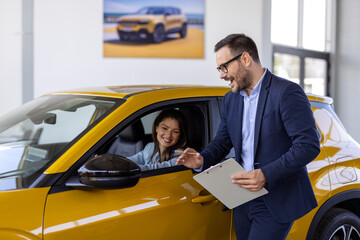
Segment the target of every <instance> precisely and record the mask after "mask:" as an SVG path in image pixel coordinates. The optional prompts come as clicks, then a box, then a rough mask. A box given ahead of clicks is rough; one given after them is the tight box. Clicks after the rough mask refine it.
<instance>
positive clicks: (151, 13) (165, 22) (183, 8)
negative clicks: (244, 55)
mask: <svg viewBox="0 0 360 240" xmlns="http://www.w3.org/2000/svg"><path fill="white" fill-rule="evenodd" d="M204 1H205V0H150V1H149V0H138V1H134V0H104V23H103V26H104V27H103V51H104V52H103V54H104V57H151V58H204Z"/></svg>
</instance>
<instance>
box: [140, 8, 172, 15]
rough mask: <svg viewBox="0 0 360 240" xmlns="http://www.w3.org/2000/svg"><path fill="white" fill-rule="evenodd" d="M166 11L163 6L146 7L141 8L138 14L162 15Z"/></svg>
mask: <svg viewBox="0 0 360 240" xmlns="http://www.w3.org/2000/svg"><path fill="white" fill-rule="evenodd" d="M164 13H165V8H163V7H146V8H142V9H140V10H139V11H138V12H137V14H139V15H161V14H164Z"/></svg>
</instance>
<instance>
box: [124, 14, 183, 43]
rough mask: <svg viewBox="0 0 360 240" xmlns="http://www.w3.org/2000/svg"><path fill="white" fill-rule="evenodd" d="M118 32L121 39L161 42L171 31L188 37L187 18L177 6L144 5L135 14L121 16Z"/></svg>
mask: <svg viewBox="0 0 360 240" xmlns="http://www.w3.org/2000/svg"><path fill="white" fill-rule="evenodd" d="M117 32H118V35H119V38H120V41H130V40H133V39H138V38H142V39H147V40H150V41H152V42H154V43H161V42H163V41H164V40H165V37H166V35H167V34H170V33H179V35H180V37H181V38H184V37H186V33H187V18H186V16H185V15H184V14H183V13H182V12H181V10H180V9H179V8H176V7H144V8H142V9H140V10H139V11H138V12H137V13H135V14H133V15H125V16H123V17H121V18H120V20H119V21H118V25H117Z"/></svg>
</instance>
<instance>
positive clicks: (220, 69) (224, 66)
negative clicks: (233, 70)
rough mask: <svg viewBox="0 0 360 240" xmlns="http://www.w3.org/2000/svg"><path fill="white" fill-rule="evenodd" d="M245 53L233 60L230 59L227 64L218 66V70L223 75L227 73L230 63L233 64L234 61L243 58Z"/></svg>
mask: <svg viewBox="0 0 360 240" xmlns="http://www.w3.org/2000/svg"><path fill="white" fill-rule="evenodd" d="M242 54H243V53H240V54H239V55H237V56H236V57H233V58H232V59H230V60H229V61H227V62H226V63H223V64H221V65H220V66H218V67H217V68H216V69H217V70H218V71H219V72H220V71H221V72H223V73H227V72H228V71H229V70H228V69H227V65H229V63H231V62H232V61H234V60H236V59H238V58H239V57H241V55H242Z"/></svg>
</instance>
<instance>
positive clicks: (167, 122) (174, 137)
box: [156, 118, 180, 151]
mask: <svg viewBox="0 0 360 240" xmlns="http://www.w3.org/2000/svg"><path fill="white" fill-rule="evenodd" d="M156 137H157V140H158V141H159V147H160V151H163V150H165V149H166V148H169V147H171V146H173V145H174V144H176V143H177V141H178V140H179V138H180V127H179V123H178V121H177V120H175V119H172V118H165V119H163V120H162V121H161V122H160V123H159V125H158V126H156Z"/></svg>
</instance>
